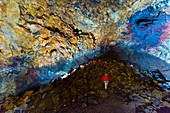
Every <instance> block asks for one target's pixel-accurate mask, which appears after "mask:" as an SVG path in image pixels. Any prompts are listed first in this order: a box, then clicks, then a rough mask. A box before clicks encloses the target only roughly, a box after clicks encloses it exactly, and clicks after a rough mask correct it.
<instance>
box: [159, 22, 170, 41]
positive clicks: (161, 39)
mask: <svg viewBox="0 0 170 113" xmlns="http://www.w3.org/2000/svg"><path fill="white" fill-rule="evenodd" d="M166 26H167V28H166V29H165V30H164V31H163V34H162V35H161V36H160V39H159V42H163V41H165V40H166V39H167V38H168V35H169V31H170V21H168V22H167V23H166Z"/></svg>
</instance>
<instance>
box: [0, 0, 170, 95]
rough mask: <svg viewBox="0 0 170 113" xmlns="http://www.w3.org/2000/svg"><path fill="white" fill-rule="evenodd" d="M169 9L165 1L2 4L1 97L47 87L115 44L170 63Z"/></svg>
mask: <svg viewBox="0 0 170 113" xmlns="http://www.w3.org/2000/svg"><path fill="white" fill-rule="evenodd" d="M168 5H169V3H168V1H165V0H155V1H154V0H129V1H128V2H126V0H121V1H119V2H118V1H115V0H105V1H99V0H75V1H74V0H71V1H68V0H62V1H61V0H24V1H20V0H9V1H7V0H1V1H0V6H1V7H0V76H1V78H0V81H1V84H0V89H1V90H0V94H1V95H2V96H4V95H8V94H16V92H17V93H18V92H21V91H24V90H25V89H27V88H28V87H32V86H35V85H42V84H46V83H48V82H49V81H51V80H52V79H54V78H58V77H60V76H62V75H64V74H66V73H67V72H68V71H69V70H70V69H71V68H76V67H78V66H79V65H80V64H83V63H86V62H88V61H89V60H91V59H93V58H96V56H99V55H100V53H101V52H104V50H101V48H100V46H101V45H109V44H110V45H115V44H117V45H120V46H123V47H125V48H126V49H131V50H135V51H142V52H145V54H148V55H151V56H155V57H158V58H161V59H162V60H163V61H165V63H166V62H167V63H169V62H170V59H169V58H170V56H169V48H170V47H169V46H168V45H169V42H170V41H169V38H168V36H169V20H170V16H169V13H170V10H169V6H168ZM124 57H125V56H123V57H122V59H124ZM126 58H127V57H126ZM133 58H134V55H131V58H130V59H133ZM149 58H150V57H149ZM161 59H159V60H161ZM143 60H144V61H146V60H148V59H147V58H146V59H143ZM155 61H158V60H155ZM141 62H143V61H141V60H139V61H138V60H136V62H135V63H138V64H141ZM163 65H164V64H162V65H161V66H160V67H163ZM150 67H152V65H150ZM166 70H168V69H166ZM166 75H167V74H166ZM167 78H169V77H167ZM9 89H10V90H9ZM16 89H17V90H16Z"/></svg>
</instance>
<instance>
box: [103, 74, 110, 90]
mask: <svg viewBox="0 0 170 113" xmlns="http://www.w3.org/2000/svg"><path fill="white" fill-rule="evenodd" d="M102 81H103V82H104V88H105V89H107V86H108V84H109V76H108V74H107V73H105V74H104V75H103V77H102Z"/></svg>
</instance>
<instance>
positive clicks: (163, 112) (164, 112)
mask: <svg viewBox="0 0 170 113" xmlns="http://www.w3.org/2000/svg"><path fill="white" fill-rule="evenodd" d="M157 112H158V113H170V108H168V107H164V108H161V109H159V110H157Z"/></svg>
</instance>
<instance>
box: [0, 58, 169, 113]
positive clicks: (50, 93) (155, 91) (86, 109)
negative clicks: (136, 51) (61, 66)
mask: <svg viewBox="0 0 170 113" xmlns="http://www.w3.org/2000/svg"><path fill="white" fill-rule="evenodd" d="M70 73H71V75H70V76H68V77H67V78H64V79H61V78H60V79H57V80H54V81H51V83H50V84H47V85H45V86H41V87H40V88H38V89H36V90H30V91H27V92H26V93H25V94H23V95H21V96H9V97H6V98H5V99H4V100H2V101H0V105H1V111H0V113H4V112H6V113H12V112H14V113H23V112H27V113H170V103H169V102H170V96H169V93H168V92H167V91H165V90H163V88H162V87H160V86H161V84H164V83H165V81H166V80H165V78H164V77H163V76H162V74H161V73H160V72H159V71H158V70H157V71H148V70H144V69H141V68H140V67H137V66H135V65H134V64H130V63H124V62H123V61H119V60H113V59H111V58H109V57H108V58H107V59H105V58H100V59H97V60H94V61H91V62H89V63H88V64H85V65H83V66H80V68H78V69H77V70H76V71H75V72H73V71H72V72H71V71H70ZM105 73H107V74H108V75H109V78H110V81H109V85H108V89H107V90H105V89H104V83H103V81H102V76H103V75H104V74H105ZM151 74H152V77H151ZM158 78H159V79H158Z"/></svg>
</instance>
